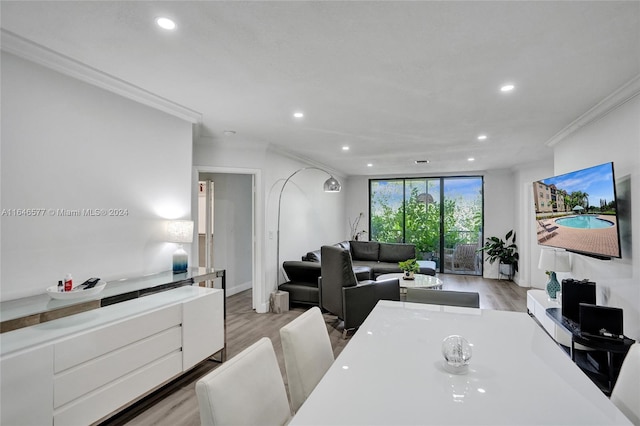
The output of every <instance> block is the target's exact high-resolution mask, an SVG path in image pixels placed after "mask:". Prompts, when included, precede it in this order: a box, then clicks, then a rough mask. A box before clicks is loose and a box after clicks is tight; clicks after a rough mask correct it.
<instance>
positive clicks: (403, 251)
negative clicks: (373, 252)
mask: <svg viewBox="0 0 640 426" xmlns="http://www.w3.org/2000/svg"><path fill="white" fill-rule="evenodd" d="M415 257H416V246H415V245H413V244H400V243H397V244H394V243H380V255H379V256H378V260H380V262H403V261H405V260H407V259H414V258H415Z"/></svg>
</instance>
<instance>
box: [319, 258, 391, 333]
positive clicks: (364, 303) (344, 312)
mask: <svg viewBox="0 0 640 426" xmlns="http://www.w3.org/2000/svg"><path fill="white" fill-rule="evenodd" d="M321 254H322V258H321V274H320V275H321V276H320V278H319V279H318V287H319V289H320V306H321V307H322V308H323V309H325V310H327V311H329V312H330V313H332V314H334V315H337V316H338V318H340V319H341V320H343V321H344V331H343V336H346V333H347V331H348V330H351V329H355V328H358V327H360V325H361V324H362V323H363V322H364V320H365V318H366V317H367V315H369V313H370V312H371V310H373V308H374V306H375V305H376V303H378V301H379V300H400V282H399V280H398V279H397V278H394V279H390V280H382V281H372V280H366V281H358V280H357V278H356V275H355V273H354V272H353V265H352V261H351V253H350V252H349V250H345V249H343V248H339V247H334V246H322V248H321Z"/></svg>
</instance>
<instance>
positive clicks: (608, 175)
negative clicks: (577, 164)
mask: <svg viewBox="0 0 640 426" xmlns="http://www.w3.org/2000/svg"><path fill="white" fill-rule="evenodd" d="M533 199H534V203H535V211H536V229H537V239H538V244H540V245H543V246H549V247H556V248H563V249H566V250H568V251H571V252H575V253H580V254H585V255H589V256H593V257H597V258H600V259H610V258H612V257H618V258H619V257H621V253H620V231H619V226H618V225H619V224H618V214H617V211H618V209H617V204H616V185H615V177H614V172H613V163H605V164H600V165H598V166H594V167H589V168H587V169H582V170H576V171H574V172H571V173H566V174H563V175H559V176H553V177H550V178H547V179H542V180H539V181H535V182H533Z"/></svg>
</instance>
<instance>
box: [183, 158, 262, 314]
mask: <svg viewBox="0 0 640 426" xmlns="http://www.w3.org/2000/svg"><path fill="white" fill-rule="evenodd" d="M255 181H256V178H255V175H253V174H248V173H223V172H217V171H203V170H201V169H200V170H197V180H196V183H197V185H196V192H197V198H196V199H197V206H194V207H196V208H194V211H197V217H195V218H194V220H195V221H196V223H197V229H198V240H197V241H198V243H197V245H198V247H197V252H196V253H197V257H198V266H201V267H210V268H211V267H212V268H215V269H217V270H219V269H224V270H226V283H227V296H230V295H233V294H236V293H239V292H241V291H245V290H251V289H253V288H254V285H255V282H256V280H255V277H256V272H257V271H256V269H257V268H256V266H255V265H256V264H255V261H254V260H255V250H254V247H255V226H254V223H255V203H254V200H255V196H254V194H255V190H254V187H255ZM194 257H195V256H194ZM253 293H254V296H253V297H252V299H253V300H254V306H252V307H253V308H255V293H256V292H255V291H254V292H253Z"/></svg>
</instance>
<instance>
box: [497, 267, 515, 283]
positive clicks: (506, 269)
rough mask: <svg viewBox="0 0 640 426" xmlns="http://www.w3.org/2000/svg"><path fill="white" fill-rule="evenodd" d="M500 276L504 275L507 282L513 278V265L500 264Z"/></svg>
mask: <svg viewBox="0 0 640 426" xmlns="http://www.w3.org/2000/svg"><path fill="white" fill-rule="evenodd" d="M498 270H499V272H500V275H506V276H507V277H509V280H511V279H512V278H513V265H512V264H510V263H501V264H500V266H499V268H498Z"/></svg>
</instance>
